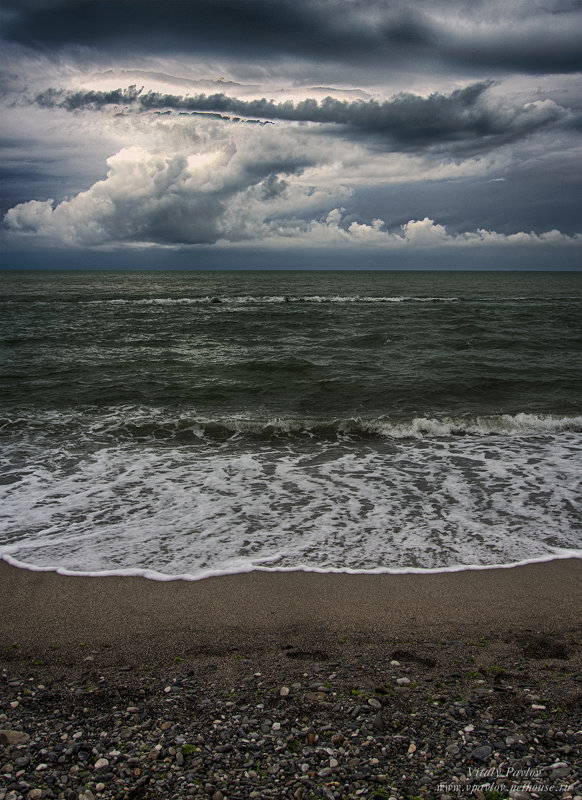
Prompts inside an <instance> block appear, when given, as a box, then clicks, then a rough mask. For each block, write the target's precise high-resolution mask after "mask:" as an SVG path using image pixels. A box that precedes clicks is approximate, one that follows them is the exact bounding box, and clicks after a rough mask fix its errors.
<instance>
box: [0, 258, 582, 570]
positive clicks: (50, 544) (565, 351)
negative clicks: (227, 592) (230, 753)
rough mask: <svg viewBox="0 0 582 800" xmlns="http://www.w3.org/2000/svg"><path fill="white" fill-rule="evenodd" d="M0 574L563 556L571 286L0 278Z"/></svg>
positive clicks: (112, 275)
mask: <svg viewBox="0 0 582 800" xmlns="http://www.w3.org/2000/svg"><path fill="white" fill-rule="evenodd" d="M0 281H1V283H0V295H1V296H0V501H1V505H0V556H4V557H5V558H7V559H8V560H11V561H13V562H16V563H23V564H26V565H28V566H31V567H36V568H48V567H54V568H60V569H64V570H72V571H80V572H98V571H121V572H125V573H128V572H129V573H132V572H139V571H146V573H147V574H149V575H151V576H155V577H161V576H176V575H188V576H192V577H203V576H204V575H209V574H214V573H217V572H218V573H220V572H237V571H245V570H249V569H255V568H269V569H281V568H298V567H303V568H312V569H319V570H334V569H342V570H343V569H348V570H349V569H351V570H364V571H390V570H414V569H446V568H453V567H459V566H476V565H478V566H490V565H500V564H511V563H516V562H522V561H527V560H533V559H545V558H555V557H562V556H565V555H577V556H582V520H581V513H580V499H581V492H580V488H581V487H580V476H581V475H582V273H523V272H521V273H499V272H495V273H493V272H492V273H479V272H449V273H442V272H424V273H423V272H411V273H407V272H393V273H391V272H351V273H350V272H239V273H236V272H231V273H229V272H224V273H217V272H213V273H201V272H174V273H171V272H163V273H162V272H64V271H63V272H36V273H25V272H21V273H17V272H4V273H1V274H0Z"/></svg>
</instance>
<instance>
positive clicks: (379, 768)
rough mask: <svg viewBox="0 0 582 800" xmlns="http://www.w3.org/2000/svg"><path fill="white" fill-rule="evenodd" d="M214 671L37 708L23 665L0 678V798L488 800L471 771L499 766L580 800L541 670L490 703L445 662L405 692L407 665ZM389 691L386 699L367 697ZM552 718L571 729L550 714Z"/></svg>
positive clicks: (572, 743)
mask: <svg viewBox="0 0 582 800" xmlns="http://www.w3.org/2000/svg"><path fill="white" fill-rule="evenodd" d="M407 647H408V646H407ZM461 647H462V649H463V650H464V649H465V648H464V647H463V646H461ZM410 648H411V652H412V645H410ZM216 660H217V659H213V661H210V660H209V661H208V663H206V662H202V664H201V666H200V667H198V666H197V667H196V670H193V671H192V672H186V671H185V670H184V671H183V673H182V674H181V675H179V674H178V671H177V669H175V671H174V673H173V674H172V676H171V677H168V674H167V673H166V677H165V679H164V678H163V674H164V673H162V672H158V673H155V672H153V673H152V674H151V676H150V675H149V673H147V671H144V672H143V673H141V674H139V675H136V674H135V673H133V674H132V673H121V671H120V670H116V671H115V672H114V673H113V672H104V673H103V676H101V673H99V677H96V676H95V673H93V675H92V676H90V675H89V674H88V673H86V674H85V675H84V676H82V677H80V676H79V675H77V674H74V673H73V672H70V673H66V677H65V678H63V679H62V680H61V681H59V682H54V683H53V684H50V681H49V676H48V675H47V676H45V675H42V678H43V684H44V685H47V686H48V689H47V690H44V691H46V692H47V694H46V695H43V697H42V698H40V697H35V696H34V694H33V693H32V691H31V693H30V695H25V694H24V691H23V686H27V685H28V684H27V681H28V670H29V669H30V667H28V666H23V667H22V679H21V680H18V682H17V683H16V684H15V685H10V684H9V683H8V681H6V680H4V682H3V683H2V681H0V700H2V708H3V710H4V711H5V712H6V713H5V714H3V715H2V717H1V718H0V719H1V722H2V726H3V729H2V731H0V737H2V736H3V737H4V738H3V739H0V742H2V743H4V744H5V745H6V750H1V749H0V759H1V762H2V763H3V768H2V770H0V771H2V772H3V780H4V782H5V783H6V782H7V781H8V783H7V788H6V789H4V790H0V800H41V798H42V800H45V798H46V800H115V798H121V797H130V796H131V797H135V798H139V797H151V798H152V800H164V798H166V797H168V798H172V800H236V799H238V798H254V800H279V798H286V799H289V800H291V798H293V800H307V799H308V798H309V797H319V798H325V799H326V800H358V798H363V799H364V800H366V798H370V800H371V798H374V797H378V798H379V797H383V798H390V797H391V798H393V800H405V798H412V797H414V798H417V797H419V796H420V797H423V798H426V800H432V798H435V800H447V797H451V798H457V797H459V795H460V796H467V797H469V796H473V795H474V796H475V797H476V798H477V800H483V798H482V797H481V795H480V794H479V791H480V790H479V788H478V785H479V784H481V783H483V781H484V780H490V778H478V777H476V776H478V770H479V769H483V770H486V771H488V770H489V769H497V767H499V768H500V769H506V768H507V767H508V766H511V767H512V768H513V769H515V770H519V769H522V770H526V769H528V768H535V769H538V768H540V769H542V778H541V779H540V780H542V783H543V784H544V787H545V789H546V790H547V791H546V795H547V796H548V797H549V796H550V795H551V797H552V798H553V799H554V798H555V800H574V798H575V797H576V796H578V800H582V792H581V791H580V789H579V788H578V787H580V786H582V770H581V768H580V767H579V766H578V765H579V764H582V752H581V749H582V734H578V731H581V730H582V719H581V717H580V713H579V709H578V708H577V707H576V705H575V704H573V703H572V702H570V704H569V705H568V704H567V701H566V700H560V699H557V698H556V697H555V696H554V695H552V693H551V691H550V690H549V689H547V687H546V686H545V685H544V683H545V681H546V677H547V671H544V672H543V674H542V677H541V678H540V681H539V682H537V683H536V682H535V681H534V680H532V678H531V675H527V676H526V675H523V677H522V675H521V673H520V670H519V669H518V667H516V666H515V665H512V677H511V683H512V685H513V686H514V687H515V688H514V690H513V691H512V692H509V691H505V690H504V691H497V690H496V688H495V687H496V686H497V687H498V686H499V681H495V680H494V677H495V676H493V677H492V676H491V675H489V674H488V673H486V672H485V673H484V675H485V679H484V683H483V685H482V686H476V684H475V680H474V677H471V676H470V675H469V672H472V671H473V669H474V667H473V665H472V664H471V665H464V666H463V667H462V668H461V667H459V668H458V671H457V670H455V673H454V674H455V675H459V676H461V677H457V678H454V680H453V678H452V677H451V676H452V675H453V672H452V670H453V669H455V667H453V665H452V663H451V664H450V665H448V668H447V670H445V671H444V673H443V676H444V677H442V676H441V678H439V677H438V675H436V674H435V672H436V670H435V669H434V665H433V666H432V667H431V668H427V669H425V668H424V667H423V665H422V663H421V662H420V661H419V662H415V663H414V667H413V669H414V681H415V686H416V690H415V691H414V692H410V691H406V686H407V685H409V684H410V683H411V681H412V677H413V675H412V672H411V669H412V668H411V667H410V666H408V664H407V663H405V664H404V667H402V668H401V674H402V673H403V672H404V671H406V673H407V674H408V677H405V676H404V675H403V677H402V678H398V679H395V673H394V672H390V674H389V675H388V676H387V677H384V676H385V670H384V668H383V663H384V662H382V661H381V655H380V660H376V661H373V660H369V661H366V659H362V661H361V662H360V661H358V660H354V663H353V664H351V663H343V662H342V663H340V662H335V663H329V660H328V662H327V663H317V662H313V661H310V660H309V659H305V660H302V661H301V662H300V663H297V662H296V661H295V659H293V663H292V664H289V665H287V664H286V669H287V668H288V669H287V671H286V672H285V674H284V676H283V675H282V665H281V663H278V664H277V666H276V667H272V668H269V667H268V665H264V663H263V662H262V661H261V662H260V666H261V674H260V675H257V674H255V672H254V671H253V670H254V669H256V668H257V666H259V660H258V659H257V660H254V659H252V660H249V663H252V664H253V666H251V667H250V668H249V666H248V665H246V666H243V664H244V661H243V660H242V659H240V668H241V671H240V675H239V676H238V677H236V675H237V672H236V670H235V669H234V667H236V666H237V664H236V663H235V664H232V665H231V667H232V672H231V674H230V675H229V677H228V678H224V676H221V675H220V674H219V668H218V667H216V665H215V666H214V667H211V666H210V664H211V663H214V664H215V662H216ZM279 660H280V661H282V660H283V659H282V658H281V657H279ZM412 660H413V659H411V661H412ZM285 662H286V659H285ZM485 663H486V662H485ZM392 666H396V665H392ZM397 666H400V664H398V665H397ZM242 670H244V673H243V672H242ZM508 672H509V670H508ZM427 673H428V675H427ZM513 673H515V674H513ZM225 674H226V672H225ZM380 674H382V677H381V678H379V675H380ZM572 674H576V673H572ZM465 675H466V677H465ZM233 676H234V677H233ZM324 676H325V677H324ZM282 677H284V678H285V684H283V681H282ZM428 677H430V678H431V681H430V682H428V681H427V678H428ZM570 677H571V676H570ZM10 678H11V680H13V681H16V680H17V676H15V675H10ZM297 678H298V679H299V680H296V679H297ZM568 679H569V678H568V675H566V677H565V678H564V677H563V676H562V677H560V683H559V684H556V685H559V687H560V690H562V687H563V691H564V693H565V692H571V696H572V697H573V696H575V691H578V692H579V684H575V683H572V681H573V680H574V678H571V680H570V683H568ZM384 680H386V681H387V682H386V683H385V684H382V686H383V687H384V689H385V691H384V692H383V694H382V697H380V696H370V695H371V694H372V692H373V691H374V689H375V688H376V690H377V692H378V693H379V691H380V689H378V684H379V682H380V681H384ZM37 682H38V679H37ZM390 682H392V683H393V685H394V689H393V690H392V691H391V690H390ZM396 684H398V685H399V686H401V687H402V690H401V691H397V690H396ZM35 685H36V684H33V686H32V687H31V688H32V689H34V686H35ZM89 686H90V687H91V690H90V691H88V687H89ZM289 687H293V689H294V690H297V691H292V690H291V689H290V688H289ZM526 689H527V691H526ZM166 690H168V691H166ZM284 690H286V691H284ZM34 691H36V690H34ZM536 692H538V694H537V695H535V693H536ZM526 694H529V695H532V696H534V695H535V696H537V697H538V698H541V697H543V698H546V697H548V698H549V697H551V698H552V700H551V702H546V703H545V704H546V706H547V708H546V711H545V713H544V714H543V717H542V716H540V717H539V718H538V717H537V716H536V715H535V714H532V708H531V706H532V704H534V703H535V700H528V699H526ZM17 696H18V698H21V697H22V701H21V702H20V699H19V703H20V704H19V706H18V707H16V708H13V709H11V708H10V701H13V700H14V699H15V698H16V697H17ZM24 697H26V701H24ZM282 698H285V699H284V700H283V699H282ZM559 706H563V707H565V708H567V710H568V717H566V716H565V714H560V713H558V714H555V713H554V711H553V710H552V709H554V708H557V707H559ZM548 709H550V710H549V711H548ZM534 710H537V709H534ZM534 716H535V717H536V719H534ZM27 731H30V734H31V735H29V733H27ZM8 734H10V738H11V740H12V742H13V743H12V744H9V736H8ZM10 747H13V748H14V750H10V749H9V748H10ZM498 751H500V755H499V757H498V756H497V755H496V754H497V752H498ZM565 759H567V761H566V760H565ZM37 770H39V771H37ZM471 773H473V774H474V776H475V777H473V778H471ZM524 780H527V778H526V779H524ZM41 781H42V785H43V786H44V787H45V788H44V789H40V788H37V787H39V784H40V782H41ZM93 781H98V782H97V783H93ZM451 781H452V783H450V782H451ZM441 784H442V785H443V786H446V787H449V786H450V787H452V788H448V789H443V788H439V786H441ZM562 785H563V786H565V787H569V786H571V787H572V789H570V790H569V789H566V788H564V789H561V788H560V787H561V786H562ZM89 787H90V788H89ZM455 787H456V789H457V790H458V791H456V790H455V791H453V789H455ZM39 791H40V792H41V794H38V792H39ZM523 791H524V790H523V789H522V788H520V786H519V785H518V781H517V779H516V780H515V781H514V783H513V785H512V787H511V789H510V790H509V794H508V795H504V796H509V797H511V800H525V794H524V793H523ZM34 792H36V793H37V794H34ZM519 792H521V794H519ZM11 793H12V794H11ZM544 796H545V795H544ZM484 797H487V794H486V793H485V794H484ZM528 800H531V797H530V796H529V795H528Z"/></svg>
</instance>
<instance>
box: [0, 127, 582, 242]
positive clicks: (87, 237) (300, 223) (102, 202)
mask: <svg viewBox="0 0 582 800" xmlns="http://www.w3.org/2000/svg"><path fill="white" fill-rule="evenodd" d="M235 155H236V147H235V146H234V144H233V143H231V144H229V145H228V146H226V147H223V148H222V149H219V150H216V151H213V152H203V153H191V154H190V155H186V154H184V153H178V154H175V153H161V152H148V151H145V150H144V149H143V148H140V147H136V146H134V147H129V148H124V149H123V150H121V151H120V152H119V153H117V154H116V155H115V156H112V157H111V158H109V159H108V167H109V170H108V174H107V177H106V179H105V180H102V181H98V182H97V183H95V184H94V185H93V186H92V187H91V188H90V189H88V190H87V191H85V192H81V193H79V194H78V195H76V196H75V197H73V198H72V199H69V200H64V201H62V202H60V203H58V204H55V203H54V201H53V200H46V201H42V202H41V201H36V200H32V201H29V202H26V203H20V204H18V205H17V206H15V207H14V208H12V209H10V210H9V211H8V213H7V214H6V217H5V225H6V227H7V228H8V229H9V230H10V231H11V232H13V233H15V234H20V235H28V236H35V237H44V238H46V239H48V240H51V241H53V242H59V243H63V244H67V245H74V246H79V245H81V246H85V247H99V246H111V245H119V244H124V243H125V244H127V243H129V244H134V245H145V244H157V245H163V246H177V245H209V244H215V243H224V242H237V243H239V242H245V241H252V242H253V243H255V244H256V243H257V242H263V243H266V244H274V245H277V244H280V243H281V242H288V241H289V240H290V239H292V240H293V241H294V242H296V243H297V244H299V245H308V246H313V245H337V246H344V245H350V246H357V247H364V248H366V247H373V248H385V249H399V248H412V249H414V248H430V247H441V246H455V247H457V246H460V247H467V246H475V245H499V244H505V245H507V244H510V245H511V244H521V245H524V244H526V245H532V244H548V243H552V244H571V243H574V242H576V241H578V242H579V241H580V239H581V237H579V236H576V237H569V236H564V235H563V234H561V233H560V232H559V231H557V230H554V231H549V232H546V233H542V234H535V233H533V232H532V233H524V232H518V233H515V234H512V235H503V234H500V233H496V232H495V231H487V230H476V231H474V232H465V233H461V234H450V233H449V232H448V231H447V229H446V227H445V226H444V225H442V224H439V223H436V222H435V221H434V220H433V219H430V218H428V217H425V218H424V219H422V220H409V221H408V222H407V223H406V224H404V225H402V226H401V227H400V228H399V229H398V230H388V228H387V226H386V223H385V222H384V220H382V219H380V218H375V219H373V220H371V221H370V222H365V221H359V220H354V219H352V218H351V217H350V215H346V214H345V213H344V212H345V209H344V208H343V207H333V208H331V209H330V208H329V206H330V204H331V203H333V202H334V201H336V200H337V198H338V195H340V196H341V194H342V192H341V190H339V191H338V190H337V189H336V190H335V191H333V192H332V191H329V190H326V189H325V188H317V187H315V186H309V185H307V184H305V183H304V182H303V181H302V180H301V178H300V176H298V175H297V174H295V173H293V172H291V173H288V174H286V175H282V174H275V173H269V174H268V175H264V174H263V175H261V174H258V173H257V174H255V175H254V176H252V175H251V174H250V173H249V172H248V171H247V170H245V169H244V165H243V167H242V168H241V166H240V165H237V166H233V161H235V160H236V159H235ZM349 194H350V192H349V190H347V189H344V190H343V195H344V198H345V197H348V196H349ZM326 206H327V210H324V211H322V209H325V207H326ZM310 213H311V214H315V216H309V215H310ZM300 215H301V216H300Z"/></svg>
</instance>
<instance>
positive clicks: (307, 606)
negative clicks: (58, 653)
mask: <svg viewBox="0 0 582 800" xmlns="http://www.w3.org/2000/svg"><path fill="white" fill-rule="evenodd" d="M0 581H1V583H2V587H3V589H2V605H3V611H4V613H3V614H2V618H1V620H0V640H1V641H3V642H4V641H5V642H7V643H8V644H9V643H10V642H19V643H21V645H22V646H23V647H26V648H27V649H28V650H30V653H31V654H32V655H34V654H38V653H39V652H43V653H44V652H45V651H46V650H47V649H48V648H50V647H55V646H58V647H66V648H67V647H71V646H74V645H75V644H76V643H77V642H78V641H87V640H92V642H93V644H94V645H95V646H98V645H99V643H100V642H101V643H103V642H106V643H107V644H108V645H109V646H113V647H114V648H115V650H116V651H119V652H122V653H123V654H124V655H125V656H126V657H127V656H136V657H138V656H139V657H140V658H141V659H142V660H143V659H144V658H146V657H147V658H149V659H151V660H152V663H155V662H156V661H160V660H162V661H163V659H164V658H166V656H167V654H169V653H171V652H173V651H175V650H176V647H177V646H178V643H179V645H180V646H181V647H183V648H186V649H188V647H191V648H193V649H194V650H195V649H196V648H197V647H200V646H202V647H207V646H208V644H209V643H210V642H212V644H213V646H216V647H217V648H218V649H220V648H228V647H233V646H238V645H242V644H246V645H247V647H248V646H249V645H250V646H252V644H251V643H256V645H257V646H258V647H262V646H268V642H269V641H270V640H272V639H273V638H277V636H279V635H282V634H283V633H286V632H287V633H293V635H294V636H296V637H299V639H300V640H302V641H303V640H305V641H307V640H309V639H314V638H315V639H317V640H321V637H322V636H323V637H324V638H327V636H328V635H333V636H337V635H340V636H347V635H350V636H352V637H355V638H357V639H361V640H367V639H371V640H378V639H381V638H382V637H384V638H394V637H396V638H398V637H401V636H408V635H409V634H411V632H414V634H415V636H414V638H420V639H422V638H425V639H426V638H439V637H447V636H449V637H453V638H455V637H457V638H458V637H463V636H464V637H467V636H470V635H471V634H472V633H474V632H476V631H480V632H481V634H489V633H495V634H500V633H507V632H510V631H519V630H520V629H528V628H529V629H532V630H538V631H540V632H545V633H550V632H554V633H556V632H563V631H567V630H571V629H572V630H574V629H577V628H578V627H579V626H580V621H581V620H582V591H581V587H582V559H560V560H554V561H547V562H542V563H533V564H528V565H525V566H517V567H512V568H508V569H492V570H482V571H480V570H479V571H472V570H466V571H459V572H452V573H449V572H444V573H431V574H420V575H419V574H409V573H404V574H397V575H393V574H386V575H384V574H380V575H367V574H357V575H345V574H339V573H328V574H321V573H313V572H301V571H297V572H265V571H257V572H249V573H241V574H235V575H225V576H221V577H216V578H205V579H202V580H200V581H192V582H190V581H182V580H176V581H170V582H158V581H151V580H148V579H146V578H141V577H118V576H107V577H99V578H95V577H84V576H80V577H77V576H68V575H67V576H63V575H59V574H57V573H56V572H37V571H31V570H27V569H22V568H16V567H13V566H10V565H8V564H7V563H6V562H3V561H0ZM87 643H90V642H87Z"/></svg>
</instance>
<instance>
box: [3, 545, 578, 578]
mask: <svg viewBox="0 0 582 800" xmlns="http://www.w3.org/2000/svg"><path fill="white" fill-rule="evenodd" d="M572 558H577V559H578V558H579V559H582V550H564V549H558V548H556V550H555V552H554V553H549V554H548V555H546V556H537V557H536V558H528V559H525V560H523V561H512V562H511V563H509V564H456V565H453V566H449V567H431V568H426V569H422V568H420V567H401V568H391V567H376V568H374V569H353V568H352V567H325V568H323V567H314V566H309V565H307V564H298V565H297V566H294V567H261V566H257V565H255V564H249V565H247V566H243V565H241V566H238V567H232V568H231V569H211V570H204V571H202V572H200V573H198V574H190V573H183V574H181V575H167V574H166V573H163V572H158V571H157V570H155V569H140V568H127V569H118V570H97V571H94V572H90V571H89V572H84V571H81V570H79V571H77V570H71V569H66V568H65V567H52V566H49V567H39V566H35V565H34V564H25V563H24V562H23V561H19V560H18V559H16V558H13V557H12V556H10V555H8V554H7V553H4V554H3V555H0V559H1V560H3V561H5V562H6V563H7V564H10V566H12V567H18V568H19V569H26V570H28V571H29V572H54V573H56V574H57V575H65V576H70V577H78V578H81V577H83V578H111V577H119V578H122V577H123V578H146V579H147V580H152V581H161V582H168V581H189V582H194V581H200V580H205V579H206V578H221V577H224V576H226V575H243V574H247V573H249V572H314V573H317V574H320V575H327V574H332V575H438V574H441V573H451V572H482V571H485V570H494V569H514V568H515V567H526V566H528V565H529V564H545V563H548V562H550V561H562V560H565V559H572Z"/></svg>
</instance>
